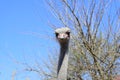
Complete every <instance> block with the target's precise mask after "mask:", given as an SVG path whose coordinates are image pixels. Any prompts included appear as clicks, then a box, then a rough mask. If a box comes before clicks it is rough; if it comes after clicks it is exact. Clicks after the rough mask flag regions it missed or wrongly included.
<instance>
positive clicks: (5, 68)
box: [0, 0, 54, 80]
mask: <svg viewBox="0 0 120 80" xmlns="http://www.w3.org/2000/svg"><path fill="white" fill-rule="evenodd" d="M50 19H52V16H51V14H50V12H49V11H48V9H47V7H46V5H45V2H44V0H0V80H11V75H12V73H13V72H14V71H18V74H17V75H16V79H17V80H25V78H26V77H30V78H31V80H40V79H39V77H38V76H34V75H33V74H31V73H28V72H22V69H23V68H24V67H23V66H22V65H20V64H16V63H15V62H14V60H16V61H19V62H28V63H29V64H31V65H32V63H34V60H35V58H36V56H35V55H38V56H40V57H42V58H43V59H44V58H46V57H47V53H48V51H49V48H51V47H54V46H53V44H54V41H53V40H51V39H49V38H46V37H47V35H49V36H53V30H52V29H51V28H50V27H49V26H48V25H47V23H48V20H50ZM51 21H52V20H51ZM44 36H45V38H44ZM46 43H47V44H46ZM31 75H33V76H32V77H31Z"/></svg>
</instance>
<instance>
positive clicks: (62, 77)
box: [58, 43, 69, 80]
mask: <svg viewBox="0 0 120 80" xmlns="http://www.w3.org/2000/svg"><path fill="white" fill-rule="evenodd" d="M68 45H69V44H68V43H66V44H62V45H61V46H60V47H61V48H60V58H59V59H60V60H61V61H62V62H59V63H60V64H59V66H60V67H59V69H60V70H59V74H58V80H67V68H68Z"/></svg>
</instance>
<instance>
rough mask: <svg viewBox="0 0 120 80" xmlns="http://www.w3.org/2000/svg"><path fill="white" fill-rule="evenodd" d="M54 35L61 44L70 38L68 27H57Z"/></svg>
mask: <svg viewBox="0 0 120 80" xmlns="http://www.w3.org/2000/svg"><path fill="white" fill-rule="evenodd" d="M55 35H56V39H57V40H58V41H59V43H60V44H61V45H62V44H66V43H68V42H69V39H70V29H69V28H68V27H63V28H58V29H56V30H55Z"/></svg>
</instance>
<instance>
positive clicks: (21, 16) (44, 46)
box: [0, 0, 120, 80]
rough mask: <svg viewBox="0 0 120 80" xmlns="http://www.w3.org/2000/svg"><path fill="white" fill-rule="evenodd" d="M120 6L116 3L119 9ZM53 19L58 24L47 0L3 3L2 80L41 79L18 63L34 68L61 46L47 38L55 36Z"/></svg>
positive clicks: (0, 15) (0, 23)
mask: <svg viewBox="0 0 120 80" xmlns="http://www.w3.org/2000/svg"><path fill="white" fill-rule="evenodd" d="M118 2H120V1H118ZM119 4H120V3H117V1H116V6H115V7H119V6H120V5H119ZM108 12H109V11H108ZM112 12H113V10H112V9H111V13H112ZM113 13H114V12H113ZM49 20H50V21H51V22H55V23H56V21H55V19H54V18H53V16H52V15H51V13H50V11H49V10H48V8H47V6H46V4H45V2H44V0H0V80H11V75H12V73H13V72H14V71H17V72H18V74H17V75H16V80H25V78H27V77H30V80H40V78H39V76H38V75H36V74H35V75H34V74H32V73H29V72H23V71H22V69H24V66H22V65H21V64H16V63H15V61H19V62H21V63H22V62H27V63H29V64H30V65H33V63H34V61H35V59H36V56H37V57H38V56H39V58H43V59H47V53H49V51H50V48H52V49H53V48H55V47H56V46H58V45H56V42H55V40H52V39H49V38H47V35H49V36H51V37H54V35H53V33H54V32H53V30H52V29H51V28H50V27H49V25H48V21H49ZM39 58H38V60H39ZM39 62H41V61H39Z"/></svg>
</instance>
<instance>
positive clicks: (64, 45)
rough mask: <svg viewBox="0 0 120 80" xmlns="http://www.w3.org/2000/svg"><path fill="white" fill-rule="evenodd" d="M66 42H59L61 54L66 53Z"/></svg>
mask: <svg viewBox="0 0 120 80" xmlns="http://www.w3.org/2000/svg"><path fill="white" fill-rule="evenodd" d="M68 45H69V44H68V43H66V44H61V46H60V53H61V54H66V53H68Z"/></svg>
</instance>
